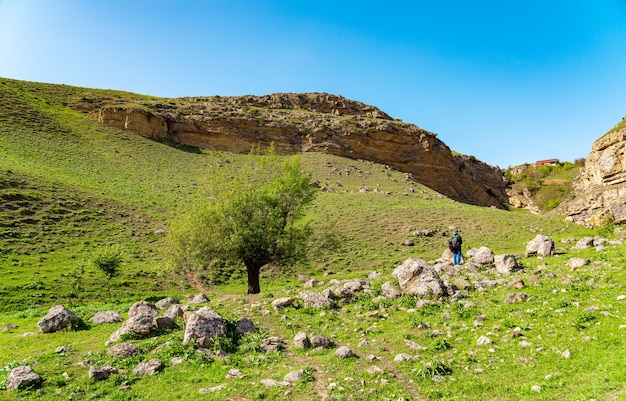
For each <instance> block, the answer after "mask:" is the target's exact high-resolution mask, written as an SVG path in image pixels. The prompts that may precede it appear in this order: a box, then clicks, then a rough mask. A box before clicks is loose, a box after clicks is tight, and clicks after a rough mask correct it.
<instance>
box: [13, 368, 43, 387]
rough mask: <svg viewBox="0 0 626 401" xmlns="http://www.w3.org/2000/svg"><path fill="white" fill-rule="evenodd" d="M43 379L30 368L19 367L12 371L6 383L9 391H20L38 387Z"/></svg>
mask: <svg viewBox="0 0 626 401" xmlns="http://www.w3.org/2000/svg"><path fill="white" fill-rule="evenodd" d="M40 382H41V377H40V376H39V375H38V374H37V372H35V371H34V370H33V368H31V367H30V366H18V367H15V368H13V369H12V370H11V373H9V377H8V378H7V382H6V389H7V390H18V389H24V388H28V387H32V386H36V385H38V384H39V383H40Z"/></svg>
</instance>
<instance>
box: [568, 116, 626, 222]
mask: <svg viewBox="0 0 626 401" xmlns="http://www.w3.org/2000/svg"><path fill="white" fill-rule="evenodd" d="M573 187H574V192H575V197H574V199H573V200H571V201H569V202H567V203H566V204H565V205H563V207H562V208H561V209H560V210H559V211H558V212H559V213H561V214H564V215H565V216H566V218H568V219H569V220H572V221H575V222H577V223H581V224H585V225H590V226H599V225H604V224H607V223H610V222H614V223H616V224H624V223H626V120H622V122H621V123H620V124H618V125H616V126H615V127H614V128H613V129H612V130H611V131H609V133H607V134H606V135H604V136H603V137H601V138H599V139H598V140H596V141H595V142H594V143H593V145H592V147H591V152H590V153H589V156H588V157H587V159H586V161H585V167H583V168H581V170H580V173H579V174H578V176H577V177H576V179H575V180H574V182H573Z"/></svg>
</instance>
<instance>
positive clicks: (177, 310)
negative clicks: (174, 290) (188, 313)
mask: <svg viewBox="0 0 626 401" xmlns="http://www.w3.org/2000/svg"><path fill="white" fill-rule="evenodd" d="M184 315H185V311H184V309H183V308H182V306H180V305H179V304H173V305H170V306H169V308H167V310H166V311H165V312H163V316H165V317H169V318H170V319H172V320H176V318H179V317H183V316H184Z"/></svg>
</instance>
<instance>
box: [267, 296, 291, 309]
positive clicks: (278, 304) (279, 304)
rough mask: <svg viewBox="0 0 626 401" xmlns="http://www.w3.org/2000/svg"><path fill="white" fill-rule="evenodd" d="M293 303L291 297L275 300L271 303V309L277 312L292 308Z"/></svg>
mask: <svg viewBox="0 0 626 401" xmlns="http://www.w3.org/2000/svg"><path fill="white" fill-rule="evenodd" d="M293 301H295V298H293V297H283V298H276V299H275V300H273V301H272V308H274V309H275V310H278V309H281V308H286V307H288V306H293Z"/></svg>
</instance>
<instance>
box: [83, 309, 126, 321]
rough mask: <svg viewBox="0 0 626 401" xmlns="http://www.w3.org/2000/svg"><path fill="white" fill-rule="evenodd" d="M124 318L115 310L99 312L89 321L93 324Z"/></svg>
mask: <svg viewBox="0 0 626 401" xmlns="http://www.w3.org/2000/svg"><path fill="white" fill-rule="evenodd" d="M122 320H124V319H122V316H120V314H119V313H117V312H116V311H113V310H107V311H101V312H97V313H96V314H95V315H93V316H92V317H91V319H89V321H90V322H91V323H93V324H108V323H119V322H121V321H122Z"/></svg>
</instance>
